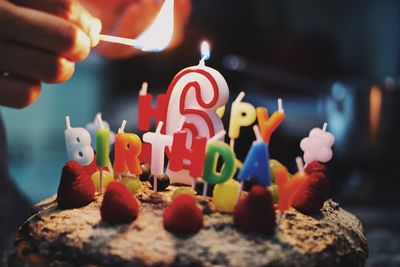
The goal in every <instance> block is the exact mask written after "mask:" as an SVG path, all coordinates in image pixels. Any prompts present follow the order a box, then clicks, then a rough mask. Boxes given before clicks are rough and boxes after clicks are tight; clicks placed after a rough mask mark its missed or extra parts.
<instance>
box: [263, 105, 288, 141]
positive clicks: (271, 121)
mask: <svg viewBox="0 0 400 267" xmlns="http://www.w3.org/2000/svg"><path fill="white" fill-rule="evenodd" d="M256 113H257V120H258V126H259V128H260V132H261V136H262V138H263V139H264V142H266V143H267V144H268V143H269V141H270V139H271V135H272V133H273V132H274V131H275V130H276V128H278V126H279V125H280V124H281V123H282V121H283V120H284V119H285V111H284V110H283V105H282V99H281V98H278V111H275V112H274V113H273V114H272V116H271V117H269V114H268V110H267V109H266V108H263V107H258V108H257V109H256Z"/></svg>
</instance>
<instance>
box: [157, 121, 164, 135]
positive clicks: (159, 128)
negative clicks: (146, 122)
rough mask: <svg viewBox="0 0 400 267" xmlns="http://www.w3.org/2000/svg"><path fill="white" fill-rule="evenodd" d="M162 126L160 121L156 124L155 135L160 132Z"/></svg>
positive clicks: (162, 123)
mask: <svg viewBox="0 0 400 267" xmlns="http://www.w3.org/2000/svg"><path fill="white" fill-rule="evenodd" d="M163 125H164V122H162V121H160V122H159V123H158V126H157V129H156V133H160V132H161V129H162V127H163Z"/></svg>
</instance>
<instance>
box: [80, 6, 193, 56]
mask: <svg viewBox="0 0 400 267" xmlns="http://www.w3.org/2000/svg"><path fill="white" fill-rule="evenodd" d="M81 2H82V4H83V5H84V6H85V7H86V8H87V9H88V10H90V12H91V13H92V14H94V15H96V16H97V17H98V18H100V19H101V21H102V23H103V30H102V33H104V34H111V35H115V36H121V37H127V38H135V37H137V36H138V35H139V34H140V33H142V32H143V31H144V30H145V29H146V28H147V27H148V26H149V25H150V24H151V23H152V22H153V20H154V18H155V17H156V16H157V14H158V12H159V11H160V9H161V6H162V4H163V3H164V1H163V0H113V1H110V0H96V1H93V0H81ZM174 7H175V9H174V24H175V25H174V35H173V37H172V40H171V43H170V45H169V46H168V47H167V49H171V48H173V47H176V46H177V45H179V44H180V43H181V41H182V39H183V34H184V28H185V26H186V23H187V21H188V19H189V15H190V12H191V9H192V4H191V0H175V2H174ZM96 50H97V51H98V52H99V53H100V54H102V55H103V56H104V57H106V58H110V59H116V58H125V57H129V56H132V55H135V54H137V53H138V52H140V51H139V50H136V49H135V48H133V47H129V46H126V45H119V44H114V43H107V42H100V43H99V45H98V46H97V47H96Z"/></svg>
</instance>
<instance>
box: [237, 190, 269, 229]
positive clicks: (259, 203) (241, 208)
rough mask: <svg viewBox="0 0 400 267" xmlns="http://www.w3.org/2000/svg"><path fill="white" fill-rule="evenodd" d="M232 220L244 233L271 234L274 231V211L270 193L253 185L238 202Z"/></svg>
mask: <svg viewBox="0 0 400 267" xmlns="http://www.w3.org/2000/svg"><path fill="white" fill-rule="evenodd" d="M233 219H234V221H235V223H236V224H237V225H239V227H240V228H242V229H243V230H245V231H259V232H269V233H270V232H272V231H273V230H274V229H275V209H274V204H273V202H272V195H271V193H270V191H269V190H268V189H266V188H265V187H263V186H260V185H254V186H253V187H252V188H251V190H250V193H249V194H248V195H247V197H246V198H243V199H241V200H239V202H238V204H237V205H236V207H235V211H234V213H233Z"/></svg>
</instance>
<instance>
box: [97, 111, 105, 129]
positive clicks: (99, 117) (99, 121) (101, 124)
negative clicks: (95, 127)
mask: <svg viewBox="0 0 400 267" xmlns="http://www.w3.org/2000/svg"><path fill="white" fill-rule="evenodd" d="M96 119H97V122H98V123H99V125H100V128H101V129H104V123H103V120H102V119H101V114H100V113H98V114H97V116H96Z"/></svg>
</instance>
